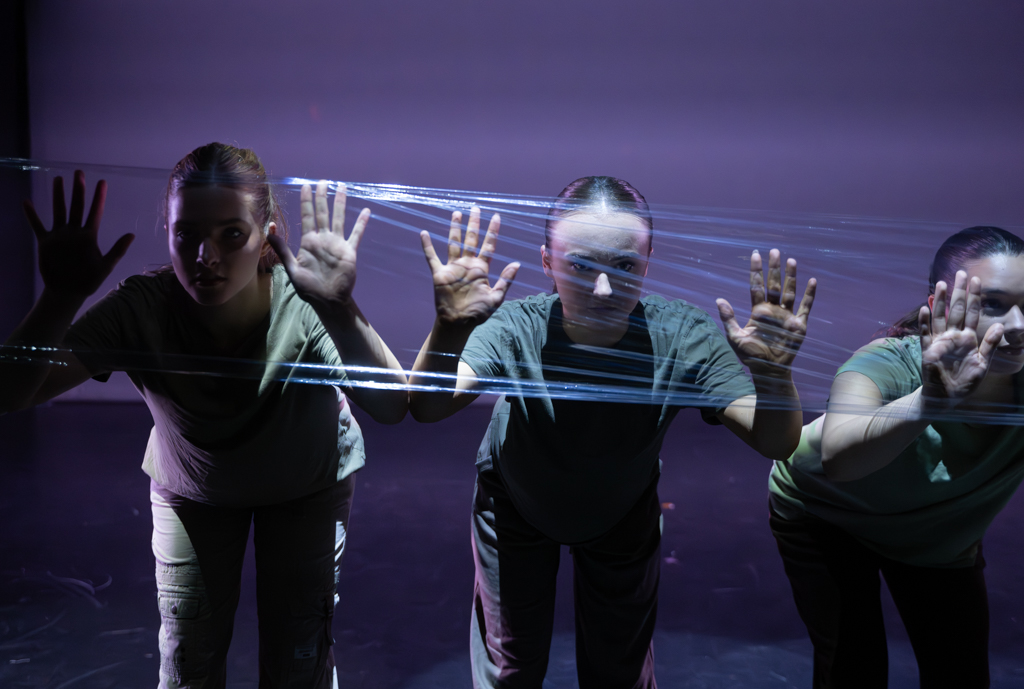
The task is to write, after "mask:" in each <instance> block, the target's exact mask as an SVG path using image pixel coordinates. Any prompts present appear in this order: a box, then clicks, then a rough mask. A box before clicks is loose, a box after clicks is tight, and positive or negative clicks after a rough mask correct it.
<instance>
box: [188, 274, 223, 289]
mask: <svg viewBox="0 0 1024 689" xmlns="http://www.w3.org/2000/svg"><path fill="white" fill-rule="evenodd" d="M226 279H227V278H223V277H221V276H219V275H196V276H195V277H193V278H192V284H193V285H196V286H197V287H213V286H214V285H219V284H220V283H222V282H224V281H225V280H226Z"/></svg>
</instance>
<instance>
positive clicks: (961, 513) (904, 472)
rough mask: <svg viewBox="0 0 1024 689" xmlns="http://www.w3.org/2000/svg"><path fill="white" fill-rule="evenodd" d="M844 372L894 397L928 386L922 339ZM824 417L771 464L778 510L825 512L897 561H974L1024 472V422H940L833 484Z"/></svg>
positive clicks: (881, 347)
mask: <svg viewBox="0 0 1024 689" xmlns="http://www.w3.org/2000/svg"><path fill="white" fill-rule="evenodd" d="M846 371H855V372H857V373H861V374H863V375H865V376H867V377H868V378H870V379H871V380H872V381H873V382H874V383H875V385H877V386H878V389H879V391H880V392H881V393H882V399H883V400H884V402H885V403H886V404H888V403H889V402H892V401H894V400H897V399H899V398H901V397H904V396H906V395H909V394H910V393H912V392H914V391H915V390H916V389H917V388H919V387H920V386H921V342H920V338H918V337H906V338H902V339H886V340H880V341H878V342H874V343H872V344H870V345H868V346H867V347H864V348H863V349H861V350H860V351H859V352H857V354H856V355H854V357H853V358H852V359H850V361H848V362H847V363H846V364H844V365H843V366H842V368H840V369H839V371H838V373H837V374H836V375H839V374H842V373H845V372H846ZM1021 382H1022V379H1021V377H1020V375H1018V377H1017V380H1016V384H1017V385H1020V383H1021ZM1018 389H1019V388H1018ZM821 423H822V420H821V419H817V420H816V421H814V422H812V423H811V424H808V425H807V426H805V427H804V431H803V434H802V437H801V441H800V445H799V447H798V448H797V450H796V452H795V453H794V454H793V456H792V457H790V458H789V459H788V460H787V461H785V462H776V463H775V465H774V467H773V468H772V472H771V478H770V480H769V489H770V491H771V501H772V507H773V509H774V510H775V511H776V512H777V513H778V514H779V515H780V516H782V517H785V518H789V519H798V518H799V517H800V516H801V515H802V514H811V515H813V516H816V517H819V518H821V519H824V520H825V521H827V522H830V523H832V524H835V525H836V526H838V527H840V528H842V529H843V530H845V531H847V532H848V533H850V534H851V535H853V536H854V537H855V538H857V539H858V540H859V541H861V542H862V543H863V544H864V545H865V546H867V547H868V548H870V549H871V550H874V551H875V552H877V553H880V554H881V555H884V556H885V557H888V558H890V559H893V560H897V561H899V562H905V563H907V564H911V565H918V566H924V567H967V566H971V565H973V564H974V561H975V558H976V555H977V548H978V544H979V543H980V541H981V538H982V536H983V535H984V534H985V530H986V529H987V528H988V526H989V524H991V523H992V520H993V519H994V518H995V516H996V514H998V513H999V511H1000V510H1001V509H1003V507H1005V506H1006V503H1007V502H1008V501H1009V500H1010V498H1011V497H1012V496H1013V493H1014V491H1015V490H1016V489H1017V486H1018V485H1020V482H1021V480H1022V479H1024V427H1021V426H996V425H987V426H984V425H979V426H972V425H968V424H964V423H956V422H935V423H933V424H931V425H930V426H928V427H927V428H926V429H925V431H924V432H923V433H921V435H920V436H918V438H917V439H916V440H915V441H914V442H912V443H911V444H910V445H909V446H908V447H907V449H905V450H904V451H903V452H901V453H900V454H899V455H898V456H897V457H896V459H894V460H893V461H892V462H891V463H889V464H888V465H886V466H885V467H883V468H881V469H879V470H878V471H876V472H874V473H872V474H870V475H868V476H865V477H863V478H860V479H857V480H855V481H842V482H832V481H829V480H828V478H827V477H826V476H825V473H824V470H823V469H822V466H821Z"/></svg>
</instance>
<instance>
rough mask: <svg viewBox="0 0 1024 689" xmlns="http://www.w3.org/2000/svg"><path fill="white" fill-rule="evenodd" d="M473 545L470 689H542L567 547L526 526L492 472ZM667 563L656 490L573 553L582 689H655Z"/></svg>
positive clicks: (481, 488) (480, 498) (482, 490)
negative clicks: (661, 581)
mask: <svg viewBox="0 0 1024 689" xmlns="http://www.w3.org/2000/svg"><path fill="white" fill-rule="evenodd" d="M569 517H570V518H571V515H570V516H569ZM473 544H474V546H475V548H474V555H475V559H476V585H475V591H474V595H475V598H474V601H473V603H474V604H473V621H472V629H471V630H470V658H471V661H472V669H473V685H474V686H475V687H477V689H540V687H541V683H542V682H543V681H544V674H545V672H546V671H547V666H548V652H549V650H550V648H551V633H552V627H553V624H554V615H555V579H556V575H557V574H558V560H559V551H560V549H561V545H560V544H559V543H558V542H556V541H553V540H551V539H550V538H548V537H547V536H545V535H544V534H543V533H541V532H540V531H538V530H537V529H536V528H534V527H533V526H532V525H530V524H529V522H527V521H526V520H525V519H523V517H522V516H521V515H520V514H519V512H518V511H517V510H516V508H515V506H513V504H512V501H511V499H510V498H509V496H508V494H507V493H506V491H505V487H504V485H503V484H502V482H501V479H500V477H499V476H498V474H497V473H496V472H494V471H486V472H482V473H481V474H480V476H479V479H478V480H477V486H476V498H475V500H474V508H473ZM660 554H661V505H660V504H659V503H658V494H657V481H655V482H653V483H652V484H651V485H650V487H648V489H647V490H646V491H645V492H644V494H643V495H642V496H641V497H640V499H639V500H637V502H636V504H635V505H634V506H633V508H632V509H630V511H629V512H628V513H627V514H626V515H625V516H624V517H623V518H622V520H621V521H619V523H618V524H616V525H615V526H613V527H612V528H611V529H610V530H609V531H608V532H607V533H605V534H604V535H602V536H600V537H598V538H596V539H594V540H593V541H590V542H587V543H585V544H582V545H574V546H573V547H572V555H573V570H574V575H575V576H574V579H573V594H574V597H575V608H576V672H577V675H578V677H579V685H580V689H655V687H656V685H655V682H654V654H653V652H652V650H651V638H652V636H653V635H654V622H655V616H656V612H657V607H658V577H659V572H660V569H659V567H660V565H661V561H660Z"/></svg>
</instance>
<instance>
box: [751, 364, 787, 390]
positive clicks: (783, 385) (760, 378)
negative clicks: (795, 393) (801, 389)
mask: <svg viewBox="0 0 1024 689" xmlns="http://www.w3.org/2000/svg"><path fill="white" fill-rule="evenodd" d="M750 375H751V377H752V378H753V380H754V387H755V388H757V389H758V390H759V391H766V392H768V391H771V392H777V391H782V390H790V389H794V388H795V387H796V386H795V385H794V383H793V372H792V371H791V370H790V369H789V368H786V367H770V368H751V369H750Z"/></svg>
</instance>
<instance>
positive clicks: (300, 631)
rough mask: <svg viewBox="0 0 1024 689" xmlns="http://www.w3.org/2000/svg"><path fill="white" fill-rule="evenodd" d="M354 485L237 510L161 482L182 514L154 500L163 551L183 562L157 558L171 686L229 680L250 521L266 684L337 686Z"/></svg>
mask: <svg viewBox="0 0 1024 689" xmlns="http://www.w3.org/2000/svg"><path fill="white" fill-rule="evenodd" d="M354 488H355V476H349V477H348V478H346V479H345V480H344V481H341V482H339V483H337V484H335V485H333V486H331V487H330V488H327V489H325V490H321V491H318V492H316V493H313V494H311V495H307V496H304V497H302V498H298V499H296V500H291V501H289V502H285V503H280V504H276V505H267V506H260V507H248V508H235V507H220V506H213V505H207V504H204V503H200V502H195V501H193V500H189V499H188V498H183V497H181V496H178V495H174V494H173V493H170V492H168V491H167V490H166V489H162V488H160V487H159V486H156V485H155V484H154V486H153V489H154V493H156V494H158V496H159V498H160V502H161V504H163V505H166V506H167V507H169V508H170V509H172V510H173V513H174V516H176V517H177V520H178V521H176V520H175V519H173V518H172V517H169V516H168V515H167V513H166V509H167V507H164V508H161V509H158V506H157V503H156V501H154V526H155V527H158V528H157V529H156V530H155V532H154V552H157V551H158V550H159V551H161V552H165V553H168V554H170V553H173V555H174V557H173V558H171V557H168V559H169V560H170V559H173V560H174V564H170V563H164V562H160V561H159V556H158V561H157V563H156V566H157V589H158V600H159V606H160V614H161V629H160V651H161V667H160V674H161V677H160V679H161V682H160V685H161V688H162V689H177V688H178V687H189V688H191V689H218V688H221V689H222V688H223V687H224V683H225V661H226V659H227V652H228V646H229V644H230V642H231V634H232V629H233V627H234V618H235V609H236V608H237V607H238V598H239V588H240V584H241V577H242V562H243V558H244V556H245V547H246V542H247V541H248V538H249V526H250V524H252V525H253V528H254V534H253V542H254V545H255V551H256V603H257V613H258V617H259V639H260V648H259V664H260V667H259V670H260V683H259V685H260V687H261V689H264V688H274V689H277V688H282V689H283V688H284V687H291V688H296V689H297V688H300V687H301V688H303V689H306V688H318V689H330V687H332V685H333V684H334V675H335V672H334V654H333V652H332V650H331V645H332V644H333V638H332V636H331V621H332V617H333V614H334V604H335V590H336V586H337V581H338V579H337V575H338V567H339V565H340V562H341V556H342V553H343V551H344V546H345V535H346V531H347V528H348V518H349V510H350V508H351V501H352V493H353V490H354ZM158 514H159V515H160V516H159V524H158V523H157V515H158ZM182 528H183V529H184V531H185V532H186V534H187V538H183V537H182V534H180V529H182ZM176 530H177V531H179V533H175V531H176ZM158 537H159V538H160V539H161V543H160V545H161V546H163V547H161V548H159V549H158V548H157V547H156V546H157V538H158Z"/></svg>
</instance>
